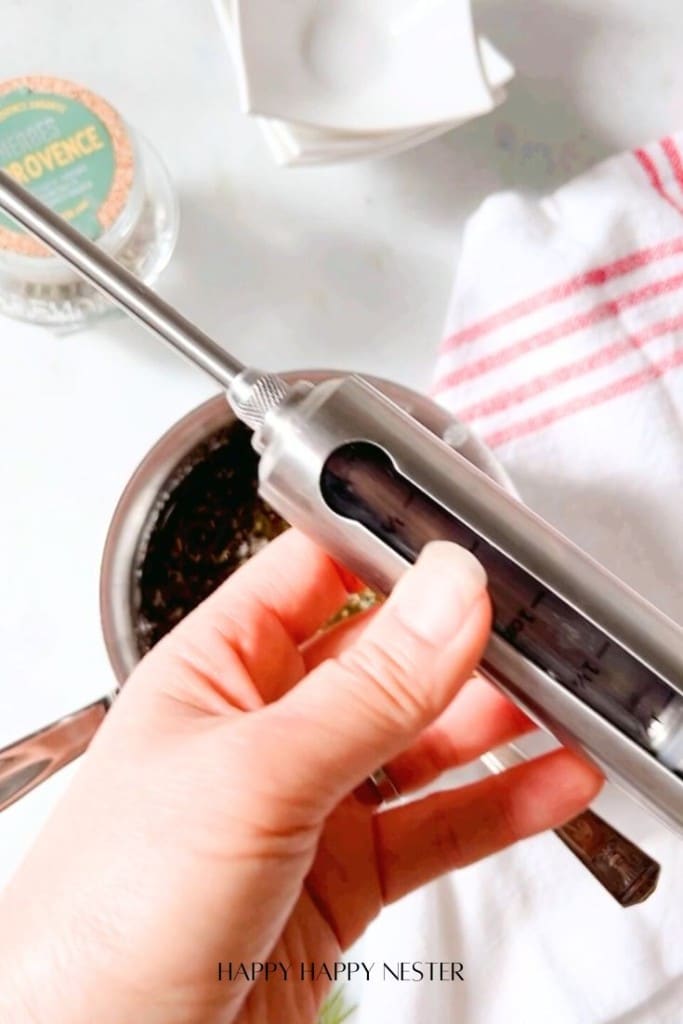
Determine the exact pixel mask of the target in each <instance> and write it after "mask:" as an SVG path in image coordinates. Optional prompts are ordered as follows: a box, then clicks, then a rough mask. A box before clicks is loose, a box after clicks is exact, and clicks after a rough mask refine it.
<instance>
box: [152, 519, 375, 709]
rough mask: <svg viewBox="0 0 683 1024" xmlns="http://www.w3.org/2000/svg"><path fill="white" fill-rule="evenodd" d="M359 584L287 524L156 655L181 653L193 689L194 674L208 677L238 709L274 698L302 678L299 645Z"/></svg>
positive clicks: (178, 659) (168, 656) (208, 682)
mask: <svg viewBox="0 0 683 1024" xmlns="http://www.w3.org/2000/svg"><path fill="white" fill-rule="evenodd" d="M355 586H356V581H355V580H354V578H353V577H351V576H350V575H348V574H346V573H345V571H344V570H343V569H342V568H341V567H339V566H338V565H337V564H336V563H335V562H334V560H333V559H332V558H330V556H329V555H327V554H326V553H325V552H324V551H323V550H322V549H321V548H319V547H318V546H317V545H316V544H314V543H313V541H311V540H309V539H308V537H306V536H305V535H304V534H302V533H300V532H299V531H298V530H294V529H289V530H287V531H286V532H285V533H283V534H281V535H280V536H279V537H277V538H276V539H275V540H273V541H271V542H270V543H269V544H268V545H267V547H265V548H264V549H263V550H262V551H260V552H259V553H258V554H257V555H255V556H254V557H253V558H251V559H250V560H249V561H248V562H246V563H245V564H244V565H242V566H241V567H240V568H239V569H238V570H237V571H236V572H235V573H233V574H232V575H231V576H230V577H229V578H228V579H227V580H226V581H225V582H224V583H223V584H221V586H220V587H218V589H217V590H215V591H214V593H213V594H211V596H210V597H208V598H207V599H206V600H205V601H203V602H202V604H200V605H198V606H197V608H195V609H194V611H192V612H191V613H190V614H189V615H188V616H187V617H186V618H185V619H183V621H182V622H181V623H180V624H179V625H178V626H176V628H175V629H174V630H172V632H171V633H169V634H168V636H167V637H165V638H164V640H162V641H161V643H160V644H159V645H158V647H157V648H155V650H154V651H152V653H151V655H150V660H152V659H154V660H155V661H156V658H155V657H154V656H155V655H156V657H157V658H159V657H164V658H165V659H170V660H171V661H173V660H174V659H175V661H176V662H177V663H179V664H181V665H182V668H183V671H188V670H189V672H193V674H194V678H193V691H194V693H195V695H196V680H197V679H203V680H205V683H206V686H207V688H209V687H213V688H215V689H218V690H219V691H220V692H221V693H222V694H223V695H224V696H225V697H226V698H227V699H228V700H229V701H230V703H231V704H233V705H234V706H236V707H241V708H245V709H246V708H254V707H256V706H258V705H259V704H260V703H264V702H265V703H269V702H270V701H272V700H275V699H276V698H277V697H278V696H280V695H281V694H282V693H283V692H285V691H286V690H287V689H289V688H291V687H292V686H293V685H295V683H297V682H298V681H299V680H300V679H301V678H302V677H303V675H304V673H305V664H304V660H303V657H302V655H301V653H300V652H299V645H300V644H302V643H303V642H304V641H306V640H308V639H310V637H311V636H313V635H314V634H315V633H317V632H318V630H319V629H320V628H321V627H322V626H323V625H324V624H325V623H326V622H327V621H328V620H329V619H330V618H331V617H332V616H333V615H334V614H335V612H337V611H339V609H340V608H341V607H342V605H343V604H344V602H345V601H346V599H347V597H348V594H349V590H350V589H351V588H353V587H355ZM158 674H159V675H163V673H158ZM174 675H175V682H176V685H175V690H176V691H177V681H178V675H177V673H174ZM181 681H182V680H181ZM254 687H255V689H256V693H255V692H254Z"/></svg>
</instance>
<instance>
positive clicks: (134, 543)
mask: <svg viewBox="0 0 683 1024" xmlns="http://www.w3.org/2000/svg"><path fill="white" fill-rule="evenodd" d="M282 376H283V377H284V378H285V380H287V381H289V382H295V381H297V380H308V381H311V382H314V383H315V382H317V381H321V380H326V379H329V378H330V377H339V376H343V374H341V373H340V372H339V371H306V370H302V371H295V372H291V373H285V374H282ZM368 380H370V381H371V383H373V384H375V386H376V387H378V388H379V389H380V390H381V391H383V392H384V394H386V395H387V397H388V398H391V399H392V400H393V401H395V402H396V403H397V404H398V405H401V406H402V407H403V408H404V409H405V410H406V411H407V412H409V413H411V415H413V416H414V417H415V418H416V419H418V420H419V421H420V422H421V423H423V424H424V426H426V427H428V428H429V429H430V430H432V431H434V433H436V434H438V435H439V436H440V437H443V438H444V439H445V440H447V441H448V442H449V444H451V445H453V447H454V448H457V449H458V451H459V452H460V453H461V454H462V455H464V456H465V458H467V459H469V460H470V462H472V463H473V464H474V465H476V466H478V468H479V469H482V470H483V471H484V472H486V473H488V474H489V476H491V477H492V478H493V479H494V480H497V481H498V482H499V483H501V484H502V485H503V486H505V487H510V486H511V485H510V481H509V479H508V477H507V475H506V474H505V472H504V470H503V469H502V467H501V466H500V464H499V463H498V462H497V460H496V459H495V458H494V456H493V455H492V454H491V452H490V450H489V449H488V448H487V447H486V445H484V444H483V442H482V441H480V440H478V439H477V438H476V437H475V436H474V435H472V434H471V433H470V432H469V430H468V428H467V427H466V426H465V425H464V424H463V423H462V422H461V421H460V420H458V419H456V418H455V417H453V416H451V415H450V414H448V413H447V412H446V411H445V410H444V409H442V408H441V407H440V406H438V405H436V403H435V402H433V401H432V400H431V399H429V398H427V397H426V396H424V395H421V394H419V393H418V392H416V391H412V390H411V389H410V388H406V387H403V386H402V385H400V384H393V383H391V382H389V381H386V380H382V379H378V378H373V377H369V378H368ZM234 419H235V417H234V415H233V413H232V411H231V409H230V407H229V406H228V404H227V401H226V399H225V397H224V395H222V394H220V395H216V396H215V397H214V398H210V399H209V400H208V401H207V402H204V403H203V404H202V405H200V406H198V407H197V408H196V409H194V410H193V411H192V412H190V413H188V414H187V415H186V416H184V417H183V418H182V419H180V420H178V422H177V423H176V424H175V425H174V426H172V427H171V428H170V430H168V431H167V432H166V433H165V434H164V435H163V437H161V438H160V440H159V441H157V443H156V444H155V445H154V446H153V447H152V448H151V449H150V451H149V452H148V453H147V455H146V456H145V457H144V459H143V460H142V462H141V463H140V465H139V466H138V468H137V469H136V470H135V472H134V473H133V475H132V477H131V479H130V481H129V482H128V484H127V486H126V488H125V490H124V491H123V494H122V495H121V498H120V500H119V503H118V505H117V506H116V510H115V512H114V516H113V519H112V521H111V524H110V527H109V531H108V533H107V539H106V542H105V547H104V554H103V558H102V569H101V575H100V613H101V619H102V629H103V632H104V640H105V644H106V647H107V652H108V654H109V659H110V661H111V664H112V667H113V669H114V673H115V674H116V678H117V681H118V683H119V684H121V683H123V682H124V680H125V679H126V678H127V677H128V676H129V675H130V673H131V671H132V670H133V668H134V667H135V665H136V663H137V662H138V661H139V660H140V654H139V651H138V646H137V641H136V636H135V617H136V614H135V577H134V572H135V567H136V565H137V564H138V560H139V552H140V548H141V545H142V543H143V541H144V539H145V537H146V536H147V532H148V529H149V517H150V513H151V511H152V509H153V508H154V506H155V505H156V503H157V499H158V498H159V496H160V494H161V493H162V492H163V491H164V489H165V487H166V484H167V482H168V481H169V479H170V478H172V477H173V475H174V471H175V470H176V467H177V466H178V465H179V464H180V463H181V462H182V461H183V459H184V458H185V457H186V456H187V455H188V454H189V452H191V451H192V450H193V449H194V448H195V447H196V446H197V445H198V444H201V442H202V441H204V440H206V439H207V438H208V437H209V436H210V435H211V434H213V433H214V432H215V431H217V430H219V429H220V428H221V427H226V426H229V424H230V423H231V422H233V421H234Z"/></svg>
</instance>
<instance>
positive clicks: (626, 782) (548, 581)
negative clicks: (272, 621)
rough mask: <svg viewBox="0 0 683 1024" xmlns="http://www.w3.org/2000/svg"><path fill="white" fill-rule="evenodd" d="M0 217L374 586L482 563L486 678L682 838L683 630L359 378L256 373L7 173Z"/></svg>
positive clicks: (279, 501)
mask: <svg viewBox="0 0 683 1024" xmlns="http://www.w3.org/2000/svg"><path fill="white" fill-rule="evenodd" d="M0 209H2V210H4V211H5V212H6V213H8V214H10V215H11V216H12V217H13V218H15V220H17V221H18V222H19V223H20V224H21V225H22V226H23V227H24V228H25V229H27V230H28V231H30V232H32V233H33V234H34V235H35V236H37V237H38V238H39V239H41V240H42V241H43V242H44V243H45V244H46V245H47V246H48V247H50V248H51V249H52V250H54V251H55V252H56V253H58V254H59V255H60V256H61V257H62V258H63V259H64V260H66V261H67V262H68V263H69V264H70V265H71V266H72V267H73V268H74V269H75V270H77V271H78V272H79V273H80V274H81V275H82V276H83V277H85V278H86V279H87V280H88V281H89V282H90V283H91V284H94V285H96V286H97V287H98V288H99V289H100V290H101V291H103V292H104V293H106V294H107V295H108V296H109V297H110V298H111V299H112V300H113V301H114V302H115V303H117V304H118V305H119V306H121V307H122V308H123V309H124V310H125V311H126V312H127V313H128V314H129V315H130V316H132V317H133V318H135V319H136V320H138V321H139V322H140V323H142V324H143V325H144V326H145V327H147V328H148V329H149V330H151V331H152V332H153V333H154V334H156V335H157V336H158V337H160V338H162V339H163V340H164V341H166V342H167V343H169V344H170V345H172V346H173V347H175V348H176V349H177V350H178V351H179V352H180V353H182V354H183V355H185V356H187V357H188V358H189V359H191V360H192V361H193V362H194V363H195V364H197V365H198V366H200V367H201V368H202V369H204V370H205V371H206V372H208V373H209V374H211V375H212V376H213V377H214V378H215V380H216V381H217V382H218V383H219V384H220V385H221V386H222V387H223V388H225V390H226V392H227V397H228V401H229V402H230V405H231V406H232V408H233V410H234V412H235V414H236V415H237V417H238V418H239V419H241V420H242V421H243V422H244V423H246V424H247V425H248V426H249V427H251V428H252V429H253V431H254V435H253V444H254V447H255V448H256V450H257V451H258V452H259V454H260V466H259V491H260V494H261V495H262V497H263V498H264V499H265V500H266V501H268V502H269V503H270V504H271V505H272V506H273V508H274V509H275V510H276V511H277V512H279V513H280V515H281V516H283V517H284V518H285V519H286V520H287V521H288V522H290V523H291V524H293V525H295V526H297V527H298V528H299V529H301V530H303V531H304V532H305V533H307V534H308V535H309V536H310V537H312V538H314V539H315V540H316V541H317V542H318V543H319V544H321V545H322V547H324V548H325V549H326V550H327V551H328V552H329V553H330V554H331V555H333V556H334V557H335V558H336V559H338V560H339V561H340V562H342V563H343V564H345V565H346V566H348V567H349V568H350V569H352V570H353V571H354V572H356V573H357V574H358V575H359V576H360V577H361V578H362V579H364V580H366V581H367V583H368V584H369V585H370V586H372V587H374V588H376V589H378V590H379V591H382V592H384V593H387V592H388V591H390V590H391V588H392V587H393V586H394V584H395V583H396V581H397V580H398V578H399V577H400V576H401V574H402V573H403V572H404V571H405V570H406V568H407V567H408V566H409V565H410V564H411V563H412V562H414V561H415V559H416V558H417V556H418V555H419V553H420V550H421V548H422V547H423V546H424V545H425V544H426V543H427V542H428V541H430V540H433V539H436V538H442V539H448V540H453V541H457V542H458V543H459V544H463V545H465V546H466V547H467V548H469V549H470V550H471V551H472V552H474V554H475V555H476V556H477V558H478V559H479V560H480V561H481V562H482V563H483V565H484V567H485V569H486V571H487V573H488V579H489V590H490V594H491V598H492V602H493V606H494V613H495V614H494V627H493V632H492V635H491V638H490V641H489V644H488V646H487V649H486V652H485V656H484V659H483V661H482V665H481V671H482V673H483V674H485V675H486V676H487V677H488V678H490V679H491V680H492V681H493V682H494V683H496V684H497V685H498V686H499V687H501V688H502V689H503V690H504V691H505V692H506V693H507V694H508V695H509V696H510V697H511V698H512V699H513V700H514V701H516V702H517V703H518V704H519V705H521V706H522V707H523V708H524V709H525V710H526V711H527V712H528V713H529V714H530V715H531V716H532V717H533V718H534V719H535V720H536V721H537V722H538V723H540V724H541V725H542V726H544V727H545V728H546V729H548V730H549V731H550V732H551V733H553V734H554V735H555V736H557V737H558V738H559V739H560V740H562V741H563V742H566V743H568V744H570V745H574V746H578V747H579V748H582V749H583V750H584V751H586V752H587V753H588V754H589V755H590V756H591V757H592V758H593V759H594V760H595V761H596V762H597V763H599V765H600V766H601V767H602V768H603V770H604V771H605V773H606V775H607V776H608V778H610V779H611V780H613V781H614V782H616V783H617V784H618V785H620V786H622V787H623V788H624V789H626V790H627V791H628V792H629V793H630V794H631V795H632V796H633V797H635V799H636V800H638V801H640V802H641V803H642V804H644V805H645V806H647V807H648V808H650V810H652V811H653V812H654V813H656V814H657V815H659V817H660V818H661V819H663V820H664V821H665V822H666V823H667V824H668V825H669V826H671V827H672V828H673V829H675V830H677V831H678V832H679V833H680V834H682V835H683V629H681V628H680V627H679V626H677V625H676V624H675V623H674V622H672V621H671V620H670V619H668V618H667V617H666V616H664V615H663V614H662V613H661V612H659V611H658V610H657V609H655V608H654V607H653V606H652V605H651V604H649V603H648V602H647V601H646V600H644V599H643V598H642V597H640V596H639V595H638V594H636V593H635V592H634V591H633V590H631V589H630V588H629V587H627V586H626V585H625V584H624V583H622V582H621V581H620V580H618V579H617V578H616V577H615V576H613V575H612V574H611V573H609V572H608V571H607V570H605V569H604V568H602V567H601V566H600V565H598V564H597V563H596V562H595V561H594V560H593V559H592V558H590V557H589V556H588V555H587V554H586V553H585V552H583V551H582V550H580V549H579V548H578V547H576V546H575V545H574V544H572V543H571V542H570V541H569V540H567V539H566V538H565V537H563V536H562V535H561V534H560V533H558V532H557V531H556V530H555V529H553V528H552V527H551V526H549V525H548V524H547V523H546V522H544V521H543V520H542V519H541V518H539V516H537V515H535V514H534V513H533V512H532V511H530V510H529V509H528V508H526V507H525V506H524V505H523V504H521V503H520V502H518V501H517V500H516V499H515V498H513V497H511V496H510V495H509V494H507V493H506V492H505V491H504V490H503V489H502V488H501V487H500V486H498V485H497V484H496V483H494V482H492V481H491V480H490V479H489V478H488V477H487V476H486V475H485V474H484V473H482V472H481V471H480V470H478V469H476V468H475V467H473V466H472V465H471V464H470V463H469V462H467V461H466V460H465V459H464V458H463V457H462V456H460V455H459V454H458V452H457V451H455V450H454V449H453V448H452V447H450V446H449V445H448V444H447V443H446V442H445V441H444V440H442V439H440V438H438V437H437V436H435V435H434V434H433V433H431V432H430V431H429V430H427V429H426V428H425V427H423V426H422V425H420V424H419V423H418V422H417V421H416V420H414V419H413V418H412V417H411V416H409V415H408V414H407V413H406V412H404V411H403V410H402V409H400V408H399V407H398V406H397V405H395V404H394V403H393V402H391V401H389V400H388V399H387V398H386V397H384V396H383V395H382V394H380V392H379V391H377V390H376V389H375V388H374V387H372V386H371V385H370V384H368V383H367V382H366V381H364V380H363V379H361V378H360V377H356V376H349V377H346V378H341V379H333V380H329V381H325V382H323V383H319V384H306V383H299V384H296V385H293V386H292V385H288V384H286V383H285V382H284V381H282V380H281V379H280V378H279V377H278V376H276V375H274V374H269V373H261V372H259V371H257V370H253V369H248V368H245V367H244V366H242V365H241V364H240V363H239V362H238V361H237V360H236V359H235V358H234V357H232V356H231V355H229V354H228V353H227V352H226V351H225V350H224V349H223V348H222V347H220V346H219V345H218V344H216V342H215V341H213V340H212V339H210V338H209V337H207V335H205V334H204V333H203V332H202V331H200V330H199V329H198V328H197V327H196V326H195V325H194V324H192V323H190V322H189V321H188V320H186V319H185V318H184V317H182V316H181V315H180V314H179V313H178V312H177V311H176V310H174V309H173V308H172V307H171V306H169V305H168V304H167V303H166V302H164V301H163V300H162V299H161V298H160V297H159V296H158V295H156V294H155V293H154V292H153V291H151V290H150V289H149V288H147V287H146V286H145V285H143V284H142V283H140V282H139V281H138V280H137V279H135V278H134V277H133V276H132V275H131V274H129V273H128V272H126V271H125V270H124V269H122V268H121V267H120V266H119V265H118V264H117V263H116V262H115V261H114V260H112V259H111V258H110V257H108V256H107V255H106V254H104V253H103V252H102V251H101V250H100V249H98V247H97V246H96V245H94V244H93V243H92V242H90V241H88V240H87V239H85V238H83V237H82V236H81V235H80V234H79V233H78V232H77V231H75V230H74V229H73V228H72V227H71V226H70V225H68V224H67V223H65V222H64V221H63V220H62V219H61V218H60V217H58V216H57V215H55V214H53V213H52V212H51V211H50V210H49V209H47V208H46V207H45V206H44V205H43V204H41V203H40V202H38V201H37V200H36V199H35V198H34V197H32V196H31V195H29V193H28V192H27V191H26V190H25V189H23V188H22V187H21V186H19V185H18V184H16V183H15V182H14V181H13V180H12V179H11V178H9V176H8V175H6V174H5V173H2V172H0ZM1 781H2V779H1V776H0V784H1ZM0 788H1V785H0ZM5 802H6V803H8V802H10V800H6V801H5ZM1 806H2V801H1V800H0V807H1Z"/></svg>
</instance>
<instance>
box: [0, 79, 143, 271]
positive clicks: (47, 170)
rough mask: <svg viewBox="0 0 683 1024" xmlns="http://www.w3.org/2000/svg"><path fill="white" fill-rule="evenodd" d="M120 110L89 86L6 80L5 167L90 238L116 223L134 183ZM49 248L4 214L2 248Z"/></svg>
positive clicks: (0, 144)
mask: <svg viewBox="0 0 683 1024" xmlns="http://www.w3.org/2000/svg"><path fill="white" fill-rule="evenodd" d="M134 162H135V158H134V147H133V143H132V140H131V137H130V135H129V133H128V131H127V129H126V126H125V124H124V122H123V120H122V119H121V117H120V115H119V114H118V113H117V112H116V111H115V110H114V108H113V107H112V106H110V104H109V103H107V102H106V101H105V100H103V99H102V98H101V97H100V96H97V95H96V94H95V93H93V92H90V90H89V89H85V88H84V87H83V86H80V85H77V84H76V83H74V82H68V81H65V80H63V79H60V78H52V77H46V76H40V75H32V76H26V77H22V78H13V79H10V80H9V81H5V82H0V166H1V167H2V168H3V170H5V171H7V173H8V174H10V175H11V177H13V178H14V179H15V181H17V182H19V184H21V185H23V186H25V187H26V188H27V189H28V190H29V191H30V192H32V193H33V194H34V195H35V196H37V197H38V199H41V200H42V201H43V202H44V203H46V205H47V206H49V207H50V208H51V209H53V210H54V211H55V212H56V213H59V214H60V215H61V216H62V217H64V218H65V219H66V220H68V221H70V222H71V223H72V224H73V225H74V227H76V228H77V229H78V230H79V231H81V232H82V234H84V235H86V236H87V237H88V238H90V239H92V240H96V239H98V238H100V236H101V235H103V234H104V233H105V232H106V231H107V230H108V229H109V228H111V227H112V225H114V224H115V222H116V221H117V219H118V218H119V216H120V215H121V213H122V212H123V211H124V209H125V208H126V206H127V204H128V201H129V199H130V196H131V191H132V189H133V183H134ZM1 252H5V253H7V254H14V255H16V256H20V257H21V256H29V257H30V256H37V257H49V256H51V253H50V252H49V250H48V249H47V248H46V247H45V246H44V245H43V244H42V243H40V242H38V241H37V240H36V239H35V238H33V237H32V236H31V235H29V234H28V233H27V232H26V231H25V230H24V229H23V228H21V227H20V226H19V225H18V224H16V223H15V222H14V221H13V220H12V218H11V217H8V216H6V215H4V214H0V253H1Z"/></svg>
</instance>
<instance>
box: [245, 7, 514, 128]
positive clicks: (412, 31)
mask: <svg viewBox="0 0 683 1024" xmlns="http://www.w3.org/2000/svg"><path fill="white" fill-rule="evenodd" d="M226 2H227V0H226ZM230 13H231V16H232V17H233V18H234V17H235V16H236V26H237V33H238V39H239V47H240V51H241V55H242V60H241V61H240V62H239V68H238V70H239V78H238V81H239V91H240V101H241V104H242V107H243V109H244V110H245V112H247V113H250V114H257V115H261V116H266V117H272V118H277V119H281V120H288V121H293V122H296V123H300V124H303V125H312V126H318V127H325V128H328V129H332V130H334V131H348V132H357V133H364V132H369V133H376V132H387V131H400V130H406V129H411V128H420V129H423V128H427V127H430V126H437V125H439V124H442V123H444V122H453V121H461V120H463V119H465V118H470V117H473V116H477V115H479V114H483V113H486V112H487V111H488V110H491V109H492V107H493V106H494V105H495V99H494V96H493V94H492V90H491V88H490V87H489V84H488V82H487V79H486V75H485V73H484V70H483V67H482V61H481V60H480V56H479V49H478V46H477V42H476V38H475V35H474V29H473V25H472V17H471V13H470V6H469V0H344V2H343V4H342V3H340V2H339V0H232V5H231V9H230Z"/></svg>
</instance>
